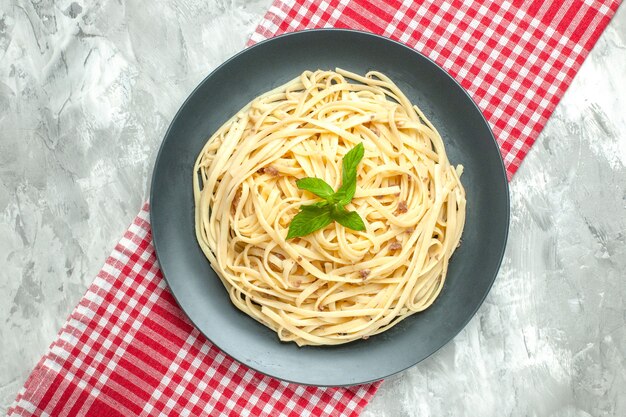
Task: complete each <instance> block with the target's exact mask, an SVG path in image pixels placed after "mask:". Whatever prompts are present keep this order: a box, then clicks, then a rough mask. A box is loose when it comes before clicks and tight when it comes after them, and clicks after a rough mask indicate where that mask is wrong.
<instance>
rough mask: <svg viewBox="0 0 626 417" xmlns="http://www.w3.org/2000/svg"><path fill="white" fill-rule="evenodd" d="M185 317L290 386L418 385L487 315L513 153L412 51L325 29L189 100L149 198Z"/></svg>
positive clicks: (234, 68)
mask: <svg viewBox="0 0 626 417" xmlns="http://www.w3.org/2000/svg"><path fill="white" fill-rule="evenodd" d="M150 202H151V224H152V231H153V240H154V245H155V249H156V253H157V257H158V259H159V263H160V266H161V269H162V271H163V273H164V276H165V279H166V281H167V283H168V285H169V287H170V289H171V291H172V293H173V295H174V297H175V298H176V300H177V302H178V303H179V305H180V306H181V308H182V309H183V310H184V311H185V313H186V314H187V315H188V316H189V318H190V320H191V321H192V322H193V323H194V325H195V326H196V327H197V328H198V329H199V331H200V332H201V333H203V334H204V335H205V336H206V337H207V338H208V339H209V340H210V341H211V342H212V343H214V344H215V345H216V346H217V347H219V348H220V349H222V350H223V351H224V352H225V353H226V354H228V355H231V356H232V357H234V358H235V359H237V360H238V361H240V362H241V363H243V364H245V365H247V366H249V367H251V368H253V369H255V370H258V371H260V372H262V373H264V374H267V375H270V376H273V377H276V378H279V379H282V380H285V381H290V382H296V383H300V384H311V385H320V386H345V385H354V384H360V383H365V382H370V381H375V380H379V379H382V378H384V377H386V376H389V375H392V374H394V373H397V372H399V371H401V370H404V369H406V368H408V367H410V366H413V365H415V364H417V363H418V362H420V361H421V360H423V359H425V358H426V357H428V356H429V355H431V354H432V353H433V352H435V351H436V350H438V349H439V348H440V347H441V346H443V345H444V344H446V343H447V342H448V341H450V340H451V339H452V338H453V337H454V336H455V335H456V334H457V333H458V332H459V331H460V330H461V329H462V328H463V327H464V326H465V324H466V323H467V322H468V321H469V320H470V319H471V318H472V316H473V315H474V313H475V312H476V311H477V309H478V308H479V307H480V305H481V304H482V301H483V300H484V298H485V297H486V295H487V293H488V291H489V289H490V287H491V285H492V283H493V281H494V279H495V277H496V275H497V272H498V269H499V266H500V263H501V260H502V257H503V253H504V248H505V245H506V238H507V234H508V223H509V197H508V185H507V178H506V173H505V170H504V166H503V163H502V160H501V158H500V153H499V148H498V146H497V144H496V141H495V139H494V137H493V135H492V133H491V130H490V128H489V125H488V123H487V122H486V121H485V119H484V117H483V116H482V114H481V112H480V110H479V109H478V107H477V106H476V105H475V104H474V102H473V101H472V100H471V98H470V97H469V95H468V94H467V93H466V92H465V90H464V89H463V88H462V87H461V86H460V85H459V84H458V83H457V82H456V81H454V79H453V78H452V77H451V76H449V75H448V74H447V73H446V72H445V71H444V70H443V69H441V68H440V67H438V66H437V65H436V64H435V63H433V62H432V61H430V60H429V59H427V58H426V57H424V56H422V55H420V54H419V53H417V52H416V51H414V50H412V49H410V48H408V47H406V46H404V45H401V44H399V43H397V42H394V41H392V40H389V39H386V38H383V37H379V36H376V35H373V34H368V33H363V32H358V31H351V30H339V29H323V30H311V31H303V32H296V33H292V34H287V35H283V36H280V37H277V38H274V39H271V40H268V41H265V42H262V43H259V44H257V45H255V46H253V47H250V48H248V49H246V50H244V51H243V52H241V53H239V54H238V55H236V56H235V57H233V58H231V59H230V60H228V61H227V62H225V63H224V64H222V66H220V67H219V68H217V69H216V70H215V71H213V72H212V73H211V74H210V75H209V76H208V77H207V78H205V80H204V81H202V83H201V84H200V85H199V86H198V87H197V88H196V89H195V90H194V91H193V92H192V93H191V95H190V96H189V98H188V99H187V100H186V101H185V103H184V104H183V105H182V107H181V109H180V110H179V111H178V113H177V114H176V116H175V117H174V120H173V121H172V124H171V125H170V128H169V130H168V131H167V133H166V135H165V138H164V140H163V143H162V145H161V149H160V151H159V155H158V157H157V161H156V164H155V168H154V174H153V179H152V189H151V198H150Z"/></svg>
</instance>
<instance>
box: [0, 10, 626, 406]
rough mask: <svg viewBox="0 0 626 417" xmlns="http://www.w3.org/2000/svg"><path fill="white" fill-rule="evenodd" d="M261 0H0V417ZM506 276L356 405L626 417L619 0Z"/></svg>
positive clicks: (548, 138) (520, 205) (524, 192)
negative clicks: (182, 115) (186, 107)
mask: <svg viewBox="0 0 626 417" xmlns="http://www.w3.org/2000/svg"><path fill="white" fill-rule="evenodd" d="M269 2H270V1H269V0H254V1H245V0H232V1H226V0H221V1H217V2H215V1H207V0H168V1H163V2H158V4H156V2H155V3H151V6H150V7H147V6H146V5H144V4H140V2H135V1H132V2H131V1H128V2H123V1H116V0H102V1H92V0H76V1H66V0H60V1H51V0H39V1H33V2H30V1H18V0H0V299H2V300H3V302H2V303H0V352H1V353H2V355H1V359H0V412H4V411H6V408H7V407H8V405H9V404H10V403H11V401H12V400H13V398H14V396H15V394H16V392H17V390H18V389H19V388H20V387H21V385H22V384H23V382H24V380H25V379H26V377H27V375H28V373H29V372H30V370H31V369H32V367H33V366H34V365H35V363H36V362H37V360H38V359H39V357H40V356H41V355H42V354H43V352H44V351H45V349H46V348H47V346H48V345H49V343H50V342H51V341H52V340H53V338H54V337H55V335H56V332H57V331H58V329H59V328H60V326H61V325H62V323H63V322H64V320H65V318H66V317H67V315H68V314H69V313H70V311H71V310H72V308H73V307H74V305H75V304H76V303H77V302H78V300H79V299H80V297H81V296H82V294H83V293H84V291H85V289H86V287H87V285H88V284H89V283H90V282H91V280H92V279H93V278H94V276H95V274H96V273H97V272H98V270H99V269H100V267H101V266H102V263H103V261H104V259H105V257H106V256H107V255H108V253H109V252H110V250H111V249H112V248H113V246H114V244H115V242H116V241H117V239H118V238H119V237H120V235H121V233H122V231H123V230H124V229H125V228H126V226H127V225H128V223H129V222H130V220H131V219H132V218H133V217H134V216H135V214H136V213H137V211H138V210H139V208H140V205H141V203H142V201H144V200H145V199H146V196H147V190H148V187H149V178H150V173H151V169H152V165H153V161H154V158H155V154H156V151H157V148H158V145H159V143H160V141H161V139H162V137H163V134H164V132H165V129H166V128H167V125H168V123H169V121H170V120H171V118H172V116H173V114H174V112H175V111H176V110H177V108H178V106H179V105H180V103H181V102H182V100H183V99H184V98H185V97H186V96H187V94H188V93H189V92H190V91H191V89H192V88H193V87H194V86H195V85H196V84H197V83H198V82H199V81H200V80H201V79H202V78H203V77H204V76H205V75H206V74H207V73H208V72H209V71H210V70H211V69H213V68H214V67H216V66H217V65H218V64H219V63H221V62H222V61H223V60H224V59H225V58H227V57H229V56H231V55H232V54H234V53H235V52H237V51H239V50H240V49H242V48H243V46H244V45H245V42H246V39H247V37H248V36H249V34H250V33H251V31H252V30H253V29H254V27H255V25H256V23H257V22H258V21H259V19H260V18H261V16H262V13H263V12H264V10H265V9H266V8H267V6H268V5H269ZM511 197H512V222H511V233H510V240H509V246H508V250H507V254H506V258H505V261H504V264H503V267H502V270H501V273H500V275H499V277H498V279H497V280H496V283H495V285H494V287H493V290H492V291H491V293H490V295H489V297H488V298H487V300H486V302H485V304H484V305H483V307H482V308H481V309H480V311H479V312H478V314H477V315H476V317H475V318H474V319H473V320H472V321H471V322H470V324H469V325H468V326H467V328H466V329H465V330H464V331H463V332H462V333H461V334H460V335H459V336H458V337H457V338H456V339H455V340H454V341H453V342H452V343H450V344H449V345H447V346H446V347H445V348H443V349H442V350H440V351H439V352H438V353H437V354H435V355H434V356H432V357H431V358H429V359H428V360H426V361H424V362H423V363H421V364H420V365H419V366H417V367H415V368H413V369H410V370H409V371H407V372H404V373H402V374H400V375H398V376H396V377H393V378H390V379H388V380H387V381H385V383H384V384H383V387H382V388H381V390H380V392H379V393H378V394H377V396H376V397H375V398H374V400H373V401H372V403H371V404H370V405H369V406H368V408H367V410H366V412H365V413H364V414H363V415H364V416H366V417H374V416H382V417H396V416H400V417H402V416H420V417H425V416H438V417H439V416H457V415H473V416H568V417H573V416H581V417H582V416H624V415H626V359H625V354H626V326H625V323H626V310H625V303H626V272H625V271H626V245H625V241H626V8H624V7H622V8H621V10H619V11H618V13H617V16H616V17H615V18H614V19H613V21H612V22H611V24H610V25H609V27H608V29H607V31H606V32H605V33H604V34H603V35H602V38H601V39H600V41H599V42H598V44H597V45H596V47H595V49H594V50H593V52H592V53H591V55H590V57H589V58H588V60H587V61H586V62H585V64H584V66H583V68H582V69H581V71H580V73H579V74H578V75H577V77H576V79H575V81H574V83H573V84H572V86H571V87H570V89H569V90H568V92H567V94H566V96H565V98H564V99H563V101H562V102H561V104H560V105H559V107H558V109H557V110H556V112H555V113H554V115H553V116H552V118H551V119H550V122H549V123H548V126H547V127H546V128H545V130H544V132H543V133H542V135H541V136H540V138H539V140H538V142H537V144H536V145H535V147H534V148H533V149H532V150H531V152H530V154H529V155H528V157H527V159H526V161H525V162H524V163H523V165H522V167H521V169H520V171H519V173H518V174H517V175H516V177H515V178H514V179H513V182H512V183H511Z"/></svg>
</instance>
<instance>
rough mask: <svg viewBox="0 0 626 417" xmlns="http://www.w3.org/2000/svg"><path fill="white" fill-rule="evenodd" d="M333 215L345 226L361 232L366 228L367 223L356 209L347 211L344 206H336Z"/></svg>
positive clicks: (335, 219) (333, 217) (334, 218)
mask: <svg viewBox="0 0 626 417" xmlns="http://www.w3.org/2000/svg"><path fill="white" fill-rule="evenodd" d="M331 215H332V219H333V220H334V221H336V222H337V223H339V224H340V225H342V226H343V227H347V228H348V229H352V230H357V231H361V232H362V231H364V230H365V223H363V219H362V218H361V216H359V213H357V212H356V211H347V210H346V209H345V208H343V207H337V206H335V207H333V210H332V213H331Z"/></svg>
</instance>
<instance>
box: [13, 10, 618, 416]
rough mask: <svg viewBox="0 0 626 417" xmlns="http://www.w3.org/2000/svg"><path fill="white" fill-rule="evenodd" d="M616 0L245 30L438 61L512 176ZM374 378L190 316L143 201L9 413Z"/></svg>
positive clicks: (162, 406)
mask: <svg viewBox="0 0 626 417" xmlns="http://www.w3.org/2000/svg"><path fill="white" fill-rule="evenodd" d="M618 4H619V2H618V1H613V0H604V1H591V0H590V1H579V0H571V1H546V2H543V1H513V2H509V1H502V2H490V1H484V0H481V1H465V2H461V1H449V0H448V1H423V2H413V1H394V0H385V1H380V2H369V1H350V0H328V1H318V0H297V1H284V0H279V1H276V2H275V3H274V4H273V5H272V6H271V8H270V10H269V11H268V12H267V14H266V15H265V17H264V19H263V21H262V22H261V24H260V25H259V27H258V29H257V31H256V32H255V33H254V34H253V35H252V38H251V41H250V42H251V43H255V42H258V41H260V40H263V39H265V38H268V37H271V36H275V35H277V34H281V33H284V32H287V31H294V30H300V29H305V28H317V27H343V28H353V29H361V30H367V31H371V32H375V33H378V34H381V35H385V36H388V37H391V38H393V39H396V40H399V41H401V42H404V43H405V44H407V45H409V46H410V47H413V48H415V49H417V50H419V51H420V52H422V53H424V54H425V55H427V56H428V57H430V58H431V59H433V60H434V61H435V62H437V63H438V64H439V65H440V66H442V67H443V68H445V69H446V70H447V71H448V72H449V73H450V74H452V75H453V76H454V77H455V78H456V79H457V80H458V81H459V82H460V83H461V85H463V87H465V88H466V89H467V90H468V91H469V92H470V94H471V95H472V97H473V98H474V100H475V101H476V102H477V103H478V105H479V107H480V108H481V109H482V111H483V112H484V114H485V116H486V118H487V119H488V120H489V122H490V124H491V126H492V128H493V130H494V133H495V135H496V138H497V140H498V143H499V145H500V147H501V150H502V156H503V158H504V161H505V164H506V167H507V172H508V175H509V176H512V175H513V174H514V173H515V171H516V170H517V168H518V167H519V165H520V163H521V161H522V159H523V158H524V156H525V155H526V153H527V152H528V150H529V149H530V147H531V145H532V143H533V142H534V141H535V139H536V137H537V135H538V134H539V132H540V131H541V129H542V127H543V126H544V124H545V122H546V120H547V119H548V117H549V116H550V114H551V113H552V111H553V110H554V107H555V106H556V104H557V103H558V101H559V99H560V98H561V96H562V95H563V93H564V92H565V90H566V88H567V86H568V85H569V84H570V82H571V80H572V78H573V77H574V75H575V74H576V71H577V70H578V68H579V67H580V65H581V64H582V62H583V60H584V59H585V57H586V55H587V54H588V53H589V50H590V49H591V47H592V46H593V44H594V43H595V42H596V40H597V39H598V36H599V35H600V33H601V32H602V30H603V29H604V28H605V26H606V25H607V23H608V21H609V20H610V18H611V16H612V15H613V14H614V12H615V11H616V9H617V7H618ZM377 388H378V384H377V383H376V384H369V385H362V386H356V387H350V388H323V387H306V386H300V385H296V384H289V383H285V382H281V381H278V380H276V379H273V378H270V377H267V376H264V375H261V374H259V373H258V372H255V371H252V370H250V369H248V368H246V367H245V366H244V365H242V364H240V363H238V362H236V361H234V360H233V359H231V358H230V357H228V356H226V355H225V354H224V353H223V352H221V351H220V350H219V349H218V348H217V347H215V346H214V345H213V344H211V342H209V341H208V340H207V339H205V338H204V337H203V336H202V335H201V334H199V332H198V331H197V330H196V329H195V328H194V327H193V325H192V324H191V323H190V322H189V320H188V319H187V318H186V317H185V315H184V313H183V312H182V311H181V310H180V308H179V307H178V306H177V304H176V302H175V301H174V298H173V297H172V295H171V293H170V292H169V291H168V289H167V287H166V285H165V281H164V280H163V277H162V275H161V271H160V270H159V267H158V264H157V261H156V257H155V254H154V248H153V246H152V239H151V233H150V224H149V206H148V205H147V204H146V205H145V206H144V207H143V209H142V210H141V212H140V213H139V215H138V216H137V218H136V219H135V220H134V222H133V224H132V225H131V226H130V228H129V229H128V231H127V232H126V233H125V235H124V237H123V238H122V239H121V240H120V242H119V243H118V245H117V246H116V247H115V249H114V251H113V253H112V254H111V256H110V257H109V258H108V259H107V261H106V264H105V265H104V267H103V268H102V270H101V271H100V273H99V274H98V276H97V277H96V279H95V281H94V282H93V284H91V286H90V287H89V290H88V291H87V293H86V294H85V296H84V297H83V299H82V300H81V301H80V303H79V305H78V306H77V307H76V308H75V309H74V311H73V312H72V314H71V316H70V317H69V319H68V321H67V322H66V323H65V325H64V326H63V328H62V329H61V331H60V332H59V335H58V337H57V339H56V340H55V341H54V342H53V343H52V345H51V346H50V348H49V350H48V352H47V353H46V354H45V355H44V357H43V358H42V359H41V360H40V362H39V363H38V364H37V366H36V367H35V369H34V371H33V372H32V374H31V376H30V377H29V378H28V380H27V381H26V384H25V385H24V388H23V389H22V390H21V391H20V393H19V395H18V396H17V399H16V400H15V403H14V404H13V406H12V407H11V408H10V409H9V415H10V416H18V415H19V416H106V417H110V416H124V417H128V416H163V415H165V416H170V415H171V416H272V417H273V416H294V417H295V416H357V415H358V414H359V413H360V412H361V411H362V410H363V407H365V405H366V404H367V403H368V401H369V400H370V399H371V397H372V396H373V395H374V393H375V392H376V389H377Z"/></svg>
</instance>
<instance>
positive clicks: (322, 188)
mask: <svg viewBox="0 0 626 417" xmlns="http://www.w3.org/2000/svg"><path fill="white" fill-rule="evenodd" d="M296 185H297V186H298V188H299V189H301V190H306V191H309V192H312V193H313V194H315V195H316V196H318V197H322V198H324V199H328V198H330V196H332V195H333V194H334V193H335V192H334V190H333V187H331V186H330V185H328V183H327V182H326V181H324V180H323V179H321V178H313V177H306V178H300V179H299V180H297V181H296Z"/></svg>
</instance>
